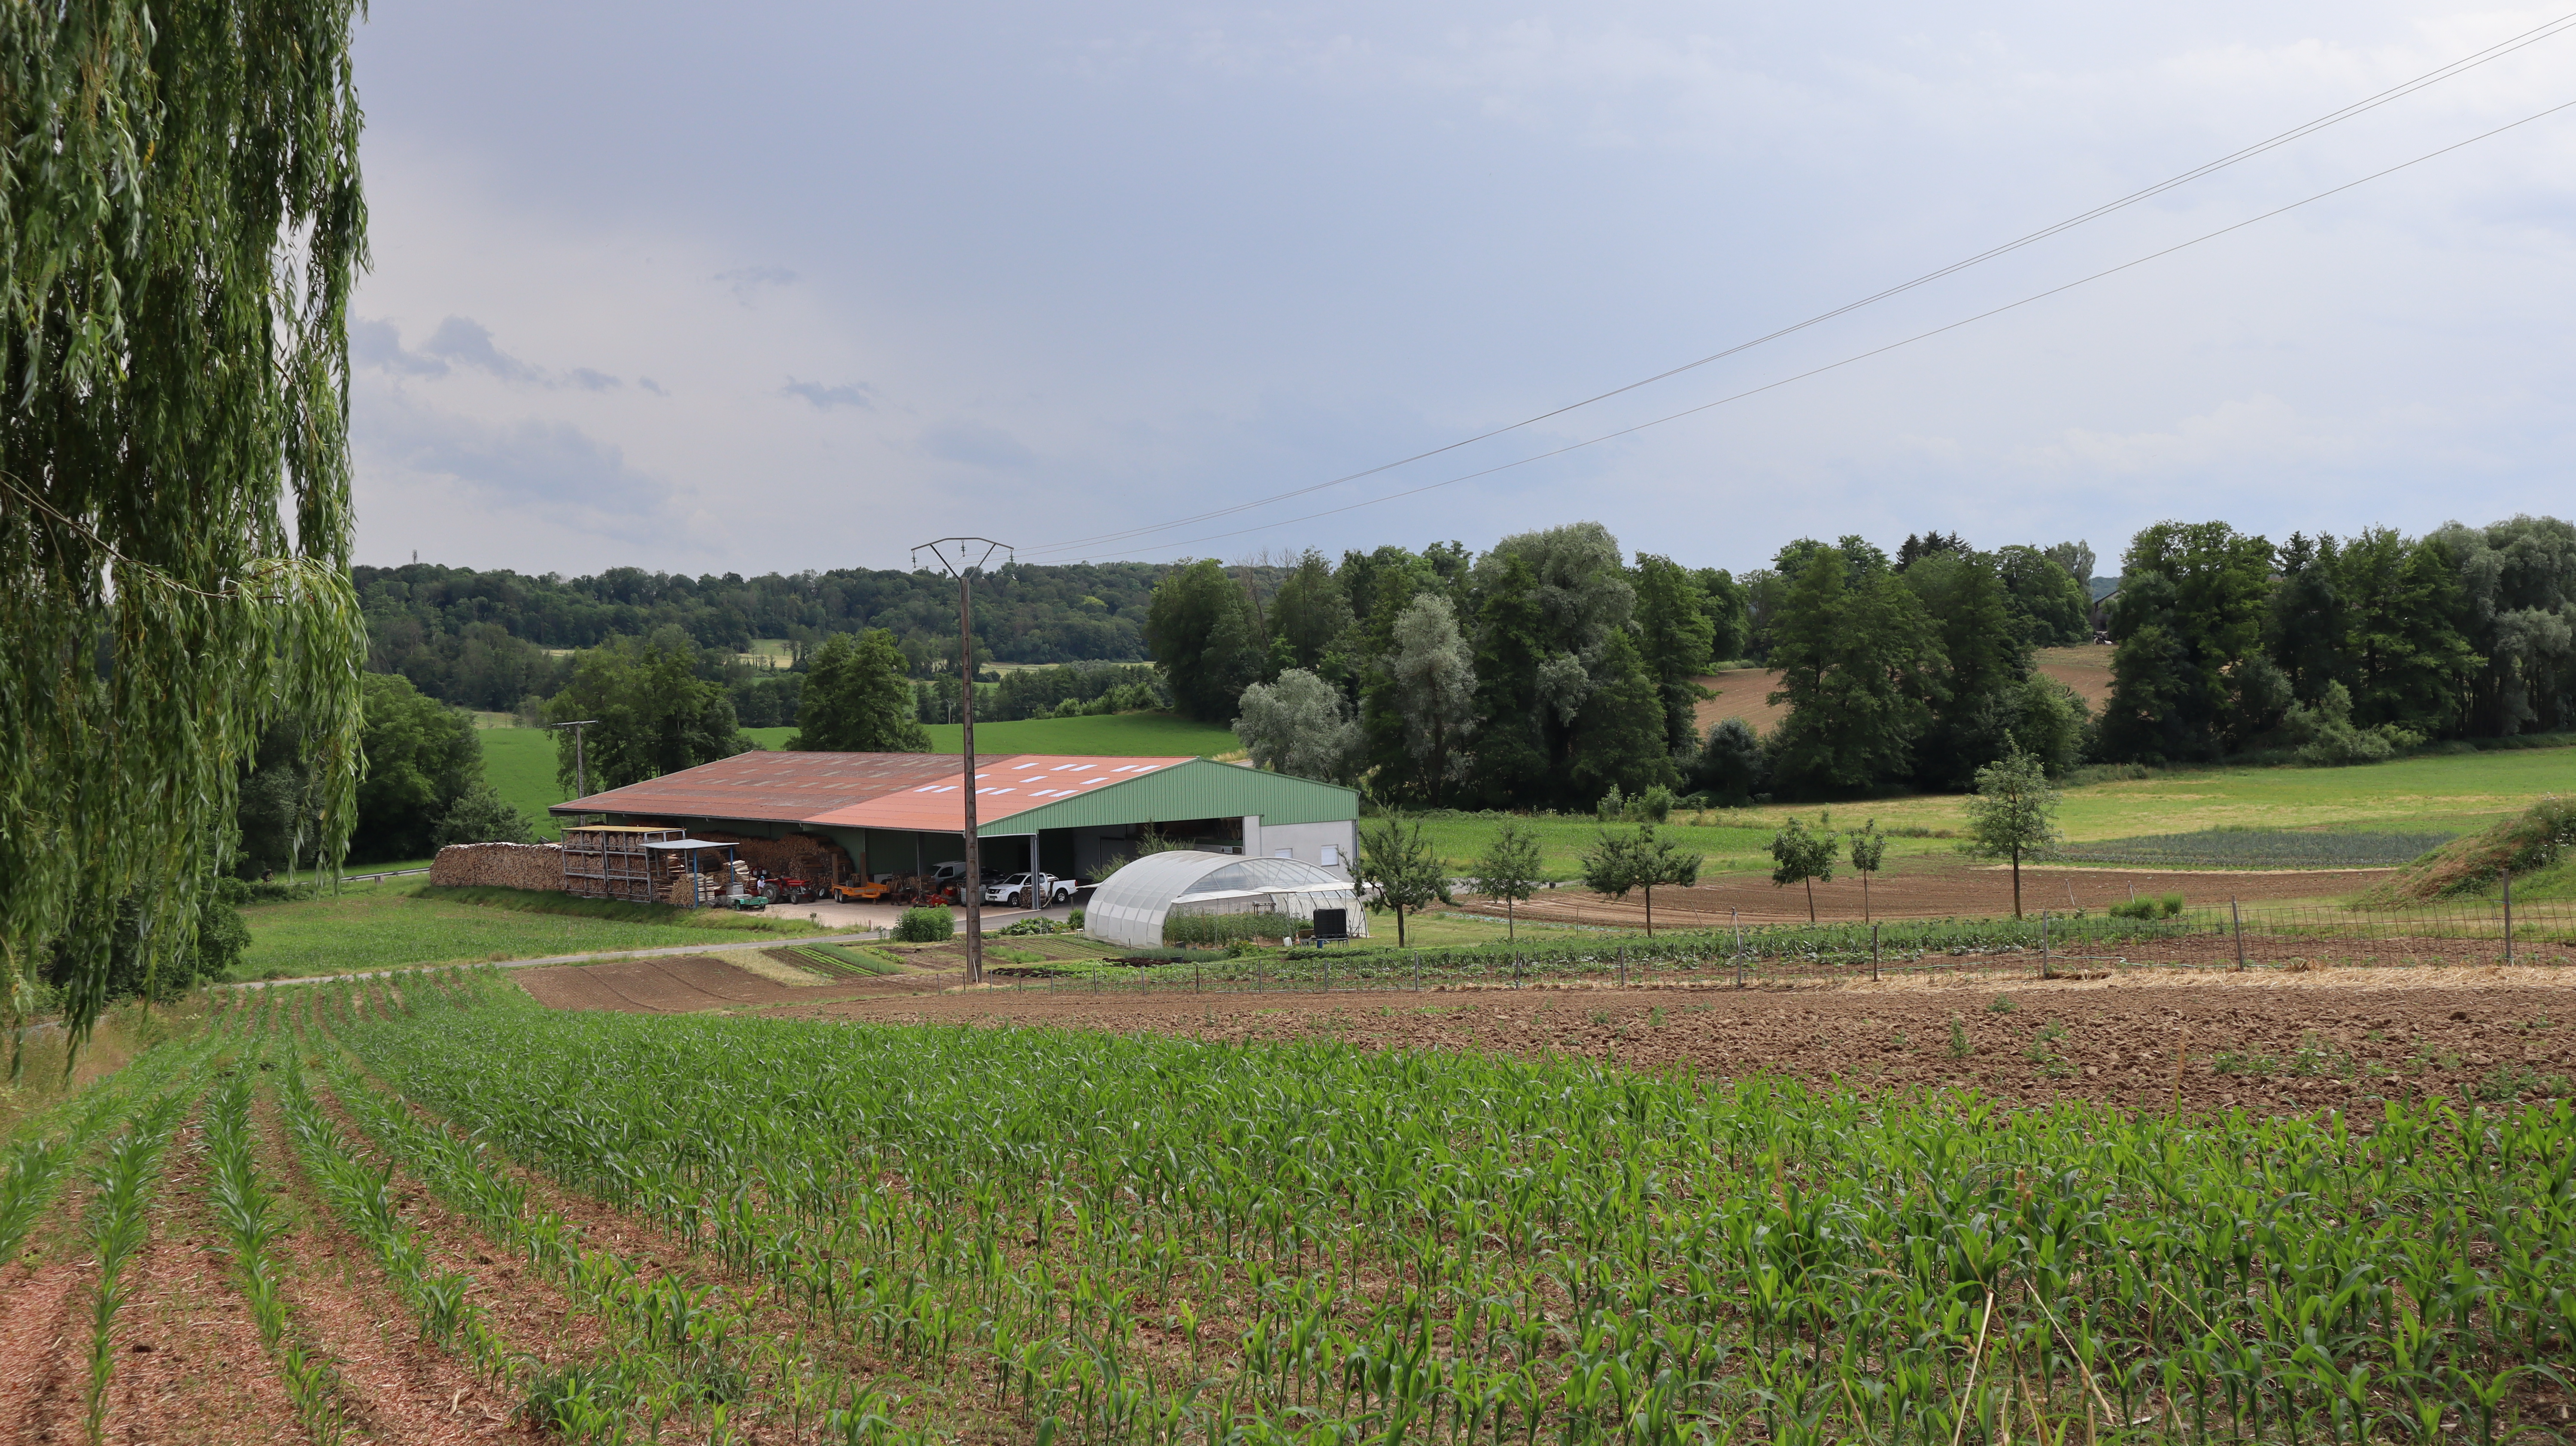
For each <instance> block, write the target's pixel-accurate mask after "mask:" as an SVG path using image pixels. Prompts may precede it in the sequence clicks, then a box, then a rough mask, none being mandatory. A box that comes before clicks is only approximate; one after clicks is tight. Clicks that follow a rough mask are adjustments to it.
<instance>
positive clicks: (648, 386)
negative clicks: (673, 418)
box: [635, 377, 670, 397]
mask: <svg viewBox="0 0 2576 1446" xmlns="http://www.w3.org/2000/svg"><path fill="white" fill-rule="evenodd" d="M635 385H637V386H639V387H642V388H643V389H644V390H646V391H648V392H651V393H652V394H653V395H655V396H657V397H667V396H669V395H670V393H669V392H666V391H664V390H662V384H661V383H660V382H657V381H655V380H653V379H652V378H651V377H637V378H636V379H635Z"/></svg>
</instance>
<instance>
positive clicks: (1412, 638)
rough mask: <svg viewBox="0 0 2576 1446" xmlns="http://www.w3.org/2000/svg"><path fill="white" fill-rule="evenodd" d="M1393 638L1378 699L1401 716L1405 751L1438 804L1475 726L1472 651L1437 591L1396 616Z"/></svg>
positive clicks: (1446, 601) (1420, 598)
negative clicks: (1383, 686) (1380, 698)
mask: <svg viewBox="0 0 2576 1446" xmlns="http://www.w3.org/2000/svg"><path fill="white" fill-rule="evenodd" d="M1393 642H1394V646H1393V647H1392V648H1391V649H1389V650H1388V653H1387V656H1386V663H1385V668H1386V686H1385V689H1384V690H1383V694H1382V702H1383V703H1384V704H1386V705H1390V706H1392V708H1393V709H1394V711H1395V714H1396V716H1397V717H1398V718H1400V719H1401V720H1403V726H1404V751H1405V753H1406V755H1407V756H1408V757H1410V758H1411V759H1412V760H1413V766H1414V768H1415V769H1416V770H1418V774H1419V776H1420V778H1421V779H1422V781H1423V783H1424V785H1425V788H1424V792H1425V794H1426V795H1427V796H1428V797H1429V798H1430V799H1431V800H1432V801H1433V802H1434V803H1435V804H1436V803H1437V802H1438V801H1439V797H1440V785H1441V784H1442V783H1444V782H1446V781H1447V780H1448V778H1449V776H1450V775H1451V773H1453V772H1454V771H1455V768H1454V765H1455V764H1456V763H1457V762H1459V761H1461V760H1463V759H1464V758H1465V756H1466V755H1465V753H1464V750H1463V745H1464V744H1465V743H1466V741H1467V737H1468V735H1469V734H1470V733H1472V732H1474V730H1475V726H1476V669H1475V655H1474V651H1473V650H1472V649H1471V648H1469V647H1468V645H1467V640H1466V639H1465V638H1464V637H1462V636H1460V635H1459V632H1458V614H1457V612H1456V610H1455V609H1453V608H1451V607H1450V605H1449V600H1448V599H1447V598H1445V597H1441V596H1439V595H1438V594H1436V593H1425V594H1423V595H1422V596H1420V597H1417V598H1415V599H1414V600H1413V601H1412V602H1411V603H1410V604H1409V605H1407V606H1406V608H1405V609H1404V611H1403V612H1402V613H1400V614H1398V615H1397V616H1396V619H1395V631H1394V637H1393Z"/></svg>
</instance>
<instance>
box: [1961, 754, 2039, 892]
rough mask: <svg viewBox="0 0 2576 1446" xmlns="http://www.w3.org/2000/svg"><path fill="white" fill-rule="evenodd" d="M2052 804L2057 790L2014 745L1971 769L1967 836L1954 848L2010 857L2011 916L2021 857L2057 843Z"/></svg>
mask: <svg viewBox="0 0 2576 1446" xmlns="http://www.w3.org/2000/svg"><path fill="white" fill-rule="evenodd" d="M2007 741H2009V740H2007ZM2057 804H2058V793H2057V790H2056V789H2054V788H2052V787H2050V786H2049V782H2048V775H2047V774H2046V773H2045V772H2043V771H2042V770H2041V768H2040V765H2039V760H2038V759H2036V758H2034V757H2032V756H2031V755H2029V754H2027V753H2024V752H2022V751H2021V749H2020V747H2019V746H2018V745H2016V746H2014V748H2013V750H2012V751H2011V752H2010V753H2008V754H2006V755H2005V756H2004V757H2003V758H2002V759H2001V760H1999V761H1997V762H1994V763H1989V764H1987V765H1986V766H1985V767H1983V768H1980V769H1978V770H1977V791H1976V792H1975V793H1974V794H1971V795H1970V796H1969V798H1968V837H1967V841H1966V842H1964V843H1962V844H1960V846H1959V847H1960V850H1961V851H1962V852H1964V853H1969V854H1974V855H1976V856H1978V857H1980V858H1990V859H2001V858H2008V859H2010V860H2012V866H2013V917H2014V918H2016V919H2018V918H2020V917H2021V861H2022V858H2023V856H2024V855H2027V854H2041V853H2046V852H2048V851H2049V850H2050V849H2051V848H2054V847H2055V846H2056V845H2057V843H2058V833H2057Z"/></svg>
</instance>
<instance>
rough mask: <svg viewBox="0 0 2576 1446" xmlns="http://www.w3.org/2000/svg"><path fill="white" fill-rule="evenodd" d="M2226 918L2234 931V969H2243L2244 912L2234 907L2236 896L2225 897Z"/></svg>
mask: <svg viewBox="0 0 2576 1446" xmlns="http://www.w3.org/2000/svg"><path fill="white" fill-rule="evenodd" d="M2227 917H2228V920H2229V922H2230V923H2231V924H2232V925H2233V926H2234V927H2235V930H2236V967H2237V968H2238V969H2243V968H2244V967H2245V911H2244V910H2242V909H2239V908H2237V907H2236V896H2235V895H2234V894H2230V895H2228V896H2227Z"/></svg>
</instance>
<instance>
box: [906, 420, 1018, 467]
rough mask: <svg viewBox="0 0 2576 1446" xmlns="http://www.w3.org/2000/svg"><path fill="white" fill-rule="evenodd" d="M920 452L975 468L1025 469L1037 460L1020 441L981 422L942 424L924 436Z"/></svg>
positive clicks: (999, 429) (997, 428) (923, 434)
mask: <svg viewBox="0 0 2576 1446" xmlns="http://www.w3.org/2000/svg"><path fill="white" fill-rule="evenodd" d="M921 450H923V451H925V452H928V453H929V454H930V455H931V456H933V457H940V458H945V459H946V460H948V461H951V462H964V463H966V464H967V465H969V466H974V467H1025V466H1027V465H1028V464H1029V463H1031V462H1034V461H1036V460H1037V457H1036V455H1035V454H1034V453H1032V452H1030V451H1029V449H1028V448H1026V447H1024V446H1021V445H1020V441H1019V439H1018V438H1016V437H1014V436H1012V435H1011V434H1010V433H1008V432H1005V431H1003V430H1002V429H1001V428H999V427H988V426H985V425H984V424H983V423H981V422H943V423H941V424H940V425H938V426H936V427H933V428H931V429H930V430H929V431H926V432H924V433H922V434H921Z"/></svg>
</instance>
